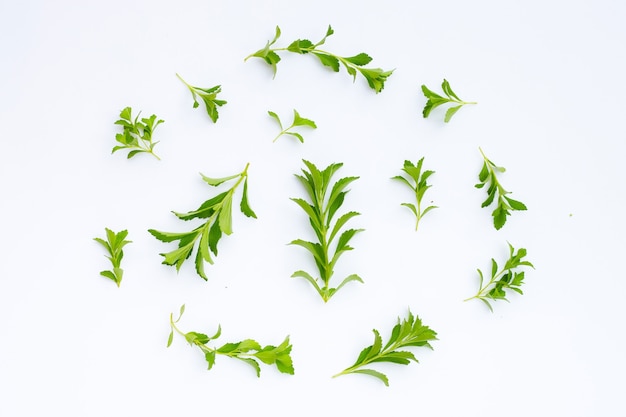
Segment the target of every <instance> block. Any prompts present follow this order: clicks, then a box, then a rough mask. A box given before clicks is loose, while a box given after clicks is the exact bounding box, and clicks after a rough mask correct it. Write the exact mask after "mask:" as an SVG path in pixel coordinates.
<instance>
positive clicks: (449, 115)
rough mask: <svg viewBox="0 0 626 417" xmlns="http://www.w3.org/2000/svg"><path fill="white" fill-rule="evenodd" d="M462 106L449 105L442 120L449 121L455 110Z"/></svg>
mask: <svg viewBox="0 0 626 417" xmlns="http://www.w3.org/2000/svg"><path fill="white" fill-rule="evenodd" d="M461 107H463V106H455V107H450V108H449V109H448V110H447V111H446V116H445V117H444V119H443V121H444V122H446V123H448V122H449V121H450V119H452V116H454V115H455V113H456V112H457V111H459V109H460V108H461Z"/></svg>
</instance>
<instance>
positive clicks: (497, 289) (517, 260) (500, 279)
mask: <svg viewBox="0 0 626 417" xmlns="http://www.w3.org/2000/svg"><path fill="white" fill-rule="evenodd" d="M508 245H509V259H507V261H506V263H505V264H504V266H503V267H502V269H500V270H498V263H497V262H496V260H495V259H493V258H491V278H490V279H489V281H488V282H486V283H485V277H484V275H483V272H482V271H481V270H480V269H478V270H477V271H478V276H479V278H480V285H479V289H478V292H477V293H476V295H474V296H473V297H470V298H467V299H465V300H464V301H469V300H473V299H478V300H480V301H482V302H483V303H485V304H486V305H487V307H489V310H490V311H492V312H493V308H492V307H491V303H490V302H489V300H492V301H495V300H504V301H509V300H507V299H506V290H507V289H509V290H511V291H515V292H516V293H518V294H523V292H522V289H521V288H520V287H521V286H522V284H523V283H524V271H514V270H515V269H516V268H519V267H522V266H529V267H531V268H534V266H533V264H531V263H530V262H528V261H524V260H523V258H524V257H526V254H527V252H526V249H524V248H520V249H518V250H517V252H516V251H515V249H514V248H513V245H511V244H510V243H509V244H508Z"/></svg>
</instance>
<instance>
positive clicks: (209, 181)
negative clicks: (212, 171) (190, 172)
mask: <svg viewBox="0 0 626 417" xmlns="http://www.w3.org/2000/svg"><path fill="white" fill-rule="evenodd" d="M200 175H201V176H202V179H203V180H204V182H206V183H207V184H209V185H212V186H214V187H217V186H218V185H220V184H223V183H225V182H226V181H230V180H232V179H235V178H239V177H240V176H241V174H235V175H229V176H227V177H222V178H210V177H207V176H206V175H204V174H202V173H200Z"/></svg>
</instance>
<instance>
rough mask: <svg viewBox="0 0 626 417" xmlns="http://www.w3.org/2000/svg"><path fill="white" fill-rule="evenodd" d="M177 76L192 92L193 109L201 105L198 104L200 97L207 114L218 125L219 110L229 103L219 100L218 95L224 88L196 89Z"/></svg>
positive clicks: (217, 86) (218, 86)
mask: <svg viewBox="0 0 626 417" xmlns="http://www.w3.org/2000/svg"><path fill="white" fill-rule="evenodd" d="M176 76H177V77H178V79H179V80H181V81H182V82H183V83H184V84H185V85H186V86H187V88H188V89H189V91H191V96H192V97H193V108H194V109H195V108H197V107H198V106H199V105H200V103H199V102H198V97H200V100H202V101H203V102H204V106H205V108H206V112H207V114H208V115H209V117H210V118H211V120H212V121H213V123H216V122H217V119H218V117H219V113H218V111H217V108H218V107H221V106H223V105H224V104H226V103H227V101H225V100H219V99H218V98H217V95H218V94H219V93H221V92H222V86H220V85H216V86H215V87H211V88H202V87H194V86H192V85H190V84H189V83H187V81H185V80H184V79H183V78H182V77H181V76H180V75H178V74H176Z"/></svg>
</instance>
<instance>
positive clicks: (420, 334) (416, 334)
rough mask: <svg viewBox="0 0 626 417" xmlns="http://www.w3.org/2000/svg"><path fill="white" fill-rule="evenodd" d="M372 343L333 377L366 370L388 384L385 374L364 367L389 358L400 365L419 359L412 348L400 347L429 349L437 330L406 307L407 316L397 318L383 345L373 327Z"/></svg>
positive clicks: (366, 373)
mask: <svg viewBox="0 0 626 417" xmlns="http://www.w3.org/2000/svg"><path fill="white" fill-rule="evenodd" d="M373 332H374V344H372V345H370V346H368V347H366V348H365V349H363V350H362V351H361V354H360V355H359V357H358V358H357V360H356V362H354V364H353V365H352V366H350V367H349V368H346V369H344V370H343V371H341V372H339V373H338V374H336V375H334V376H333V378H335V377H338V376H341V375H348V374H365V375H370V376H373V377H375V378H378V379H380V380H381V381H383V383H384V384H385V385H386V386H389V379H388V378H387V375H385V374H383V373H382V372H379V371H376V370H374V369H371V368H364V367H366V366H370V365H372V364H375V363H378V362H391V363H397V364H400V365H408V364H409V363H411V362H415V363H417V362H418V360H417V358H416V357H415V355H414V354H413V353H412V352H409V351H407V350H403V348H407V347H427V348H429V349H432V346H431V345H430V342H431V341H433V340H437V333H436V332H435V331H434V330H432V329H430V328H429V327H428V326H425V325H423V324H422V321H421V320H420V318H419V317H417V316H413V314H412V313H411V312H410V311H409V313H408V317H407V318H404V319H402V320H400V318H398V323H397V324H396V325H395V326H394V328H393V330H392V331H391V336H390V337H389V341H388V342H387V344H386V345H384V346H383V341H382V338H381V337H380V333H379V332H378V330H376V329H373Z"/></svg>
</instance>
